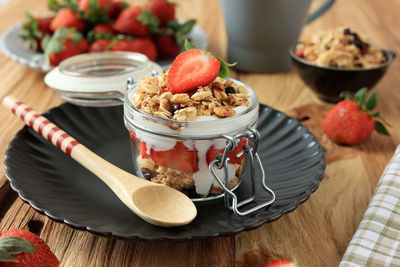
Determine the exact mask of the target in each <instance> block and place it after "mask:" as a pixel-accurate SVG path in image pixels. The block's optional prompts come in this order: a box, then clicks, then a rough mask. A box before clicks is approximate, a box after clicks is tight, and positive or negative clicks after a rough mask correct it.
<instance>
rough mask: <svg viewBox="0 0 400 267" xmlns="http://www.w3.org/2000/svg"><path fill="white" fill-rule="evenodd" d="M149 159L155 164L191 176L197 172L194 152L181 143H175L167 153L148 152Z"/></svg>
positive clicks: (195, 153) (195, 152)
mask: <svg viewBox="0 0 400 267" xmlns="http://www.w3.org/2000/svg"><path fill="white" fill-rule="evenodd" d="M150 157H151V159H152V160H153V161H154V163H155V164H157V165H160V166H164V167H168V168H172V169H175V170H180V171H183V172H184V173H188V174H192V173H195V172H197V171H198V170H199V167H198V161H199V158H198V156H197V151H196V150H190V149H189V148H187V147H186V146H185V145H184V144H183V142H179V141H178V142H176V144H175V146H174V147H173V148H172V149H170V150H168V151H157V150H153V149H151V150H150Z"/></svg>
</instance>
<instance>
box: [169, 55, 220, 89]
mask: <svg viewBox="0 0 400 267" xmlns="http://www.w3.org/2000/svg"><path fill="white" fill-rule="evenodd" d="M219 67H220V62H219V61H218V60H217V59H216V58H215V57H214V56H211V55H208V54H206V53H205V52H204V51H202V50H198V49H190V50H187V51H185V52H183V53H181V54H179V55H178V56H177V57H176V59H175V60H174V62H172V65H171V68H170V69H169V71H168V76H167V86H168V90H169V91H171V93H173V94H176V93H184V92H188V91H191V90H193V89H196V88H197V87H199V86H206V85H208V84H210V83H211V82H213V81H214V80H215V78H216V77H217V76H218V73H219Z"/></svg>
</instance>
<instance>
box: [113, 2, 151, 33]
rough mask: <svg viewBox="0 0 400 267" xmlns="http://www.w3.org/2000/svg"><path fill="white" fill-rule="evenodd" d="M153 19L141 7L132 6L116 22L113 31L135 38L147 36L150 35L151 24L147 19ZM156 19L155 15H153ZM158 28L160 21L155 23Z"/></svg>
mask: <svg viewBox="0 0 400 267" xmlns="http://www.w3.org/2000/svg"><path fill="white" fill-rule="evenodd" d="M143 17H145V18H148V17H151V14H150V13H149V12H146V11H145V10H142V9H141V8H140V6H132V7H128V8H125V9H124V10H123V11H122V12H121V14H119V16H118V18H117V19H116V20H115V22H114V25H113V29H114V30H115V31H116V32H118V33H122V34H128V35H133V36H147V35H149V34H150V29H149V26H148V25H149V24H150V20H149V21H147V20H145V18H143ZM153 17H154V15H153ZM155 23H156V24H157V25H156V26H155V27H157V26H158V21H155Z"/></svg>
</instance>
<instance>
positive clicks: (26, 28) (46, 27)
mask: <svg viewBox="0 0 400 267" xmlns="http://www.w3.org/2000/svg"><path fill="white" fill-rule="evenodd" d="M26 17H27V21H25V22H24V24H23V25H22V32H21V34H20V37H21V38H22V39H24V41H25V46H26V47H28V48H30V49H32V50H33V51H39V52H41V51H42V47H41V42H42V39H43V37H44V36H45V35H46V34H50V33H51V32H50V23H51V21H52V20H53V18H51V17H50V18H35V17H33V16H32V15H31V14H29V13H28V14H26Z"/></svg>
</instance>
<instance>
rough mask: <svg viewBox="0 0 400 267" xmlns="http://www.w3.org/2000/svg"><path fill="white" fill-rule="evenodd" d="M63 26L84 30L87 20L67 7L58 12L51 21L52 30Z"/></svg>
mask: <svg viewBox="0 0 400 267" xmlns="http://www.w3.org/2000/svg"><path fill="white" fill-rule="evenodd" d="M61 28H75V29H76V30H77V31H83V29H84V28H85V22H84V21H83V19H81V18H80V17H79V15H78V13H77V12H75V11H74V10H72V9H70V8H67V7H65V8H63V9H61V10H59V11H58V12H57V14H56V16H55V17H54V19H53V20H52V21H51V23H50V30H51V31H53V32H55V31H56V30H58V29H61Z"/></svg>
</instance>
